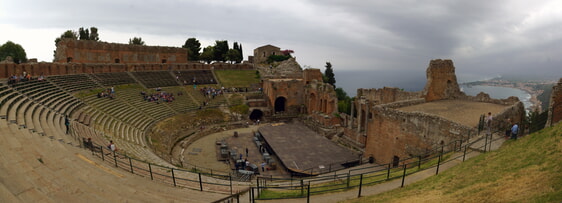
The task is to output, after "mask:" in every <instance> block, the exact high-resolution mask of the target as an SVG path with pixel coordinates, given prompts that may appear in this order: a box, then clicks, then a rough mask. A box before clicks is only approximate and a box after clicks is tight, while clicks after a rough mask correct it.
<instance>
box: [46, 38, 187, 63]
mask: <svg viewBox="0 0 562 203" xmlns="http://www.w3.org/2000/svg"><path fill="white" fill-rule="evenodd" d="M54 61H55V62H60V63H65V62H74V63H187V50H186V49H184V48H179V47H161V46H142V45H129V44H117V43H107V42H97V41H92V40H73V39H63V40H61V41H60V42H59V43H58V44H57V51H56V54H55V60H54Z"/></svg>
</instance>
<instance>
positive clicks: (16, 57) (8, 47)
mask: <svg viewBox="0 0 562 203" xmlns="http://www.w3.org/2000/svg"><path fill="white" fill-rule="evenodd" d="M8 56H11V57H12V59H13V61H14V62H15V63H18V64H19V63H25V62H27V54H26V53H25V50H24V49H23V47H22V46H21V45H19V44H16V43H13V42H12V41H8V42H6V43H5V44H3V45H2V46H0V61H2V60H5V59H6V57H8Z"/></svg>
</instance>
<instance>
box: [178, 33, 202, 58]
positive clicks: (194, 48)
mask: <svg viewBox="0 0 562 203" xmlns="http://www.w3.org/2000/svg"><path fill="white" fill-rule="evenodd" d="M182 48H186V49H187V60H188V61H197V60H199V55H201V54H200V53H199V51H201V43H199V40H197V39H195V38H188V39H187V40H185V44H184V45H183V46H182Z"/></svg>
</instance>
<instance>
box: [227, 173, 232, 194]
mask: <svg viewBox="0 0 562 203" xmlns="http://www.w3.org/2000/svg"><path fill="white" fill-rule="evenodd" d="M228 180H229V181H230V194H232V176H231V175H229V176H228Z"/></svg>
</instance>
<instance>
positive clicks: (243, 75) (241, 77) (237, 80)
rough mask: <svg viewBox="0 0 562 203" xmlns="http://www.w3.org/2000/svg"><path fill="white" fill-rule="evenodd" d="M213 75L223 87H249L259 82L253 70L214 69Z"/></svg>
mask: <svg viewBox="0 0 562 203" xmlns="http://www.w3.org/2000/svg"><path fill="white" fill-rule="evenodd" d="M215 75H216V76H217V79H218V80H219V81H220V82H221V84H222V85H223V86H224V87H249V86H250V85H251V84H256V83H259V82H260V79H259V78H258V77H257V76H256V71H255V70H215Z"/></svg>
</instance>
